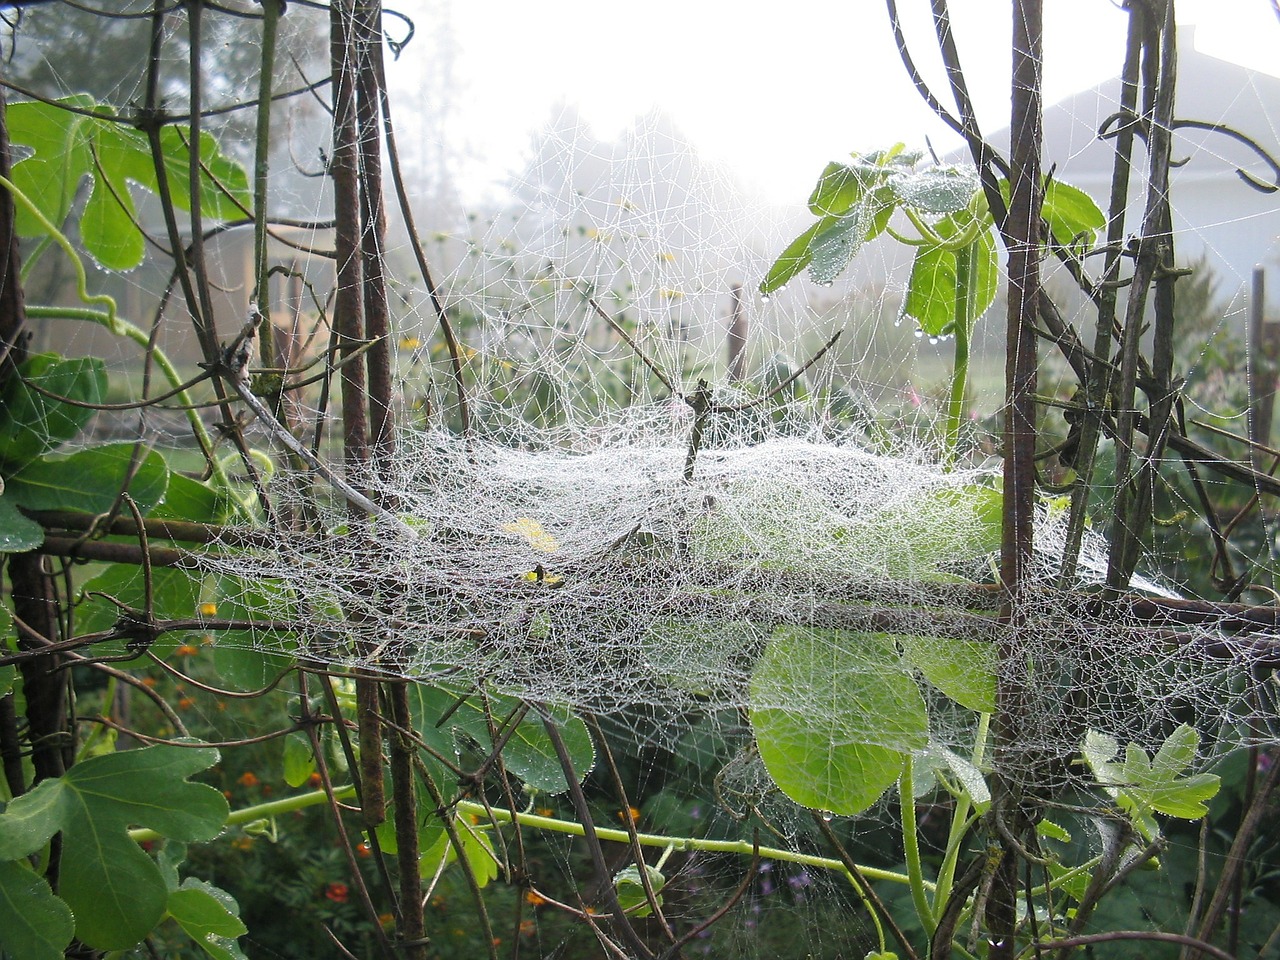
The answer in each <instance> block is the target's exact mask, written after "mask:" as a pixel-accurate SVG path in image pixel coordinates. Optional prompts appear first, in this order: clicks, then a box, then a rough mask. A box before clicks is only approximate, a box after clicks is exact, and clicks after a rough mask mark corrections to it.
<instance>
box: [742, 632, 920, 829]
mask: <svg viewBox="0 0 1280 960" xmlns="http://www.w3.org/2000/svg"><path fill="white" fill-rule="evenodd" d="M751 704H752V706H751V728H752V731H753V732H754V733H755V738H756V745H757V747H758V748H759V751H760V758H761V759H762V760H763V761H764V764H765V767H766V768H767V769H768V771H769V775H770V776H771V777H773V780H774V782H775V783H776V784H777V785H778V787H779V789H781V790H782V792H783V793H785V794H786V795H787V796H788V797H790V798H791V799H792V800H794V801H795V802H796V803H799V804H803V805H804V806H806V807H812V808H814V809H818V810H827V811H830V812H832V813H836V814H845V815H852V814H856V813H861V812H862V811H863V810H866V809H867V808H868V807H870V806H871V805H872V804H873V803H875V802H876V800H877V799H878V798H879V797H880V795H881V794H882V793H884V791H885V790H886V789H888V788H889V787H890V786H891V785H892V784H893V783H894V782H896V781H897V779H898V776H899V775H900V774H901V772H902V766H903V763H904V761H905V759H906V756H907V754H908V753H910V752H911V751H913V750H918V749H921V748H923V747H924V746H926V745H927V744H928V741H929V719H928V714H927V713H926V711H925V704H924V698H923V697H922V696H921V695H920V688H919V687H918V686H917V685H916V682H915V680H914V678H913V677H912V676H911V670H910V667H909V666H907V665H905V664H904V663H903V662H902V660H901V658H900V657H899V655H898V651H897V647H896V645H895V644H894V642H893V639H892V638H891V637H887V636H885V635H883V634H874V633H850V632H841V631H831V630H810V629H804V628H798V627H787V628H780V629H778V630H775V631H774V633H773V636H772V637H770V639H769V642H768V644H767V645H766V647H765V650H764V653H763V655H762V656H761V657H760V660H759V662H758V663H757V664H756V668H755V671H754V672H753V674H752V677H751Z"/></svg>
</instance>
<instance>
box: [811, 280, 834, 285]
mask: <svg viewBox="0 0 1280 960" xmlns="http://www.w3.org/2000/svg"><path fill="white" fill-rule="evenodd" d="M813 282H814V283H816V284H817V285H818V286H820V287H829V286H831V285H832V284H833V283H835V281H834V280H815V281H813Z"/></svg>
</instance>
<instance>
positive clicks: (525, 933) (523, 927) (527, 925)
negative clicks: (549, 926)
mask: <svg viewBox="0 0 1280 960" xmlns="http://www.w3.org/2000/svg"><path fill="white" fill-rule="evenodd" d="M537 929H538V927H537V924H535V923H534V922H533V921H532V920H521V921H520V936H522V937H532V936H533V934H534V931H535V930H537Z"/></svg>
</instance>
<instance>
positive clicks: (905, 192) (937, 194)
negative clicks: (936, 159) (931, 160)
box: [889, 166, 979, 215]
mask: <svg viewBox="0 0 1280 960" xmlns="http://www.w3.org/2000/svg"><path fill="white" fill-rule="evenodd" d="M889 186H891V187H892V188H893V192H894V194H895V195H896V196H897V199H898V202H899V203H900V204H902V205H903V206H904V207H911V208H912V209H915V210H919V211H920V212H921V213H926V214H936V215H942V214H948V213H956V212H958V211H960V210H963V209H965V208H966V207H967V206H969V202H970V201H971V200H972V199H973V195H974V194H975V193H977V192H978V189H979V184H978V171H977V170H975V169H974V168H973V167H970V166H962V167H956V166H948V167H926V168H925V169H924V170H900V171H896V172H895V173H894V174H893V175H892V176H891V177H890V178H889Z"/></svg>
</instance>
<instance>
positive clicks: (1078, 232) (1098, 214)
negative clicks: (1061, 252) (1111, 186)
mask: <svg viewBox="0 0 1280 960" xmlns="http://www.w3.org/2000/svg"><path fill="white" fill-rule="evenodd" d="M1040 215H1041V216H1042V217H1043V218H1044V219H1045V220H1046V221H1048V223H1049V230H1050V231H1051V232H1052V233H1053V238H1054V239H1055V240H1057V241H1058V243H1060V244H1062V245H1063V246H1064V247H1070V246H1076V245H1079V244H1080V243H1082V242H1083V244H1084V245H1085V246H1086V247H1090V246H1092V245H1093V243H1094V241H1095V240H1096V239H1097V237H1098V231H1100V230H1101V229H1102V228H1103V227H1105V226H1106V225H1107V218H1106V215H1105V214H1104V213H1103V212H1102V211H1101V210H1100V209H1099V208H1098V205H1097V204H1096V203H1094V202H1093V198H1092V197H1090V196H1089V195H1088V194H1087V193H1085V192H1084V191H1083V190H1081V189H1080V188H1078V187H1073V186H1071V184H1069V183H1062V182H1061V181H1058V180H1052V181H1050V182H1049V186H1048V187H1047V188H1046V189H1045V192H1044V203H1043V205H1042V207H1041V211H1040Z"/></svg>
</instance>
